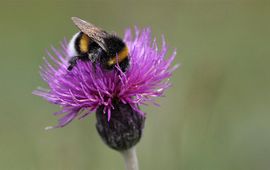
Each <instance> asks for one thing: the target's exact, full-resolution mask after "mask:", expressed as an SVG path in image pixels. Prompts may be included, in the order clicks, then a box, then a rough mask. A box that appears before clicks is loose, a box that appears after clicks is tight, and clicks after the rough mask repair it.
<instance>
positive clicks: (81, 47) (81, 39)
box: [75, 32, 91, 54]
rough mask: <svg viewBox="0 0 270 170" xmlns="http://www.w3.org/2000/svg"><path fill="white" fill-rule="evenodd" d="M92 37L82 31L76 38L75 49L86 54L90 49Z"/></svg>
mask: <svg viewBox="0 0 270 170" xmlns="http://www.w3.org/2000/svg"><path fill="white" fill-rule="evenodd" d="M90 42H91V40H90V38H89V37H88V36H87V35H86V34H84V33H83V32H80V33H79V34H78V37H77V38H76V40H75V49H76V51H77V52H78V53H79V54H86V53H88V52H89V50H90Z"/></svg>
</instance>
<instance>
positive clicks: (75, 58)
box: [68, 56, 79, 71]
mask: <svg viewBox="0 0 270 170" xmlns="http://www.w3.org/2000/svg"><path fill="white" fill-rule="evenodd" d="M78 59H79V57H78V56H74V57H72V58H71V59H70V60H69V61H68V63H69V66H68V71H71V70H72V69H73V67H74V66H75V65H76V64H77V60H78Z"/></svg>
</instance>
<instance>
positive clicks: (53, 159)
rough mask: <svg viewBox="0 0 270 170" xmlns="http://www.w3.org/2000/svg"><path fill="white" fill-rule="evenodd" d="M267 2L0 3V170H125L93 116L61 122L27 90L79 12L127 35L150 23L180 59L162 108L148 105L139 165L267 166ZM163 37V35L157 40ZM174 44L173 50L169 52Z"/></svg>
mask: <svg viewBox="0 0 270 170" xmlns="http://www.w3.org/2000/svg"><path fill="white" fill-rule="evenodd" d="M266 2H267V1H255V0H254V1H244V0H243V1H239V0H236V1H233V0H231V1H225V0H217V1H214V0H208V1H203V0H192V1H187V0H186V1H176V0H175V1H165V0H164V1H154V0H152V1H147V2H146V1H133V0H126V1H124V0H123V1H109V0H108V1H105V0H103V1H40V2H39V1H33V0H32V1H19V0H17V1H12V0H11V1H7V0H6V1H3V0H1V1H0V22H1V24H0V34H1V37H0V52H1V54H0V55H1V62H0V70H1V71H0V75H1V83H0V86H1V88H0V93H1V96H0V104H1V105H0V108H1V114H0V169H1V170H89V169H93V170H120V169H124V164H123V161H122V157H121V156H120V154H118V153H117V152H115V151H113V150H110V149H109V148H108V147H107V146H105V145H104V144H103V143H102V141H101V139H100V138H99V136H98V135H97V133H96V130H95V116H94V115H92V116H89V117H87V118H86V119H84V120H81V121H79V120H76V121H73V122H72V123H71V124H69V125H68V126H67V127H65V128H62V129H55V130H51V131H45V130H44V127H46V126H49V125H55V124H56V123H57V117H55V116H53V115H52V113H53V112H55V111H58V110H59V107H58V106H54V105H52V104H49V103H47V102H46V101H45V100H43V99H41V98H39V97H36V96H33V95H32V94H31V92H32V90H34V89H35V88H36V87H37V86H43V87H46V84H45V83H44V82H42V80H41V78H40V76H39V68H38V66H39V65H41V64H42V63H43V60H42V57H43V56H45V55H46V52H45V49H49V48H50V46H51V45H54V46H59V42H60V41H61V40H62V39H63V38H64V37H67V38H70V37H71V36H72V35H73V34H74V33H75V32H76V31H77V29H76V28H75V26H74V25H73V24H72V22H71V20H70V17H71V16H79V17H81V18H83V19H85V20H88V21H91V22H93V23H95V24H96V25H98V26H100V27H103V28H105V29H107V30H113V31H115V32H117V33H119V34H120V35H121V36H122V35H123V32H124V30H125V28H127V27H133V26H134V25H137V26H139V27H146V26H150V27H151V28H152V30H153V35H154V36H157V37H160V36H161V35H162V34H164V35H165V37H166V40H167V43H168V44H169V46H170V47H171V48H172V49H173V48H177V50H178V55H177V58H176V60H175V62H174V63H175V64H176V63H181V64H182V66H181V68H180V69H178V70H176V71H175V73H174V75H173V77H172V79H171V81H172V83H173V87H172V88H170V89H169V90H168V91H167V92H166V97H165V98H160V99H158V101H159V103H160V104H161V107H154V106H150V107H144V108H143V110H144V111H145V112H147V121H146V127H145V132H144V136H143V138H142V140H141V142H140V143H139V144H138V145H137V148H138V157H139V162H140V168H141V170H165V169H166V170H167V169H168V170H228V169H230V170H242V169H243V170H255V169H256V170H258V169H270V114H269V111H270V90H269V87H270V76H269V72H270V67H269V64H270V47H269V44H270V4H267V3H266ZM159 40H160V38H159ZM171 51H172V50H171Z"/></svg>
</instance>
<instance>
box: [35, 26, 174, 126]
mask: <svg viewBox="0 0 270 170" xmlns="http://www.w3.org/2000/svg"><path fill="white" fill-rule="evenodd" d="M151 36H152V35H151V30H150V29H149V28H146V29H142V30H139V29H137V28H135V36H134V37H133V36H132V32H131V30H130V29H129V30H127V31H126V32H125V36H124V39H123V40H124V42H125V43H126V44H127V47H128V48H129V53H130V67H129V69H128V70H127V71H126V72H125V73H124V72H122V71H121V69H119V67H118V66H116V68H115V69H113V70H112V71H108V70H104V69H103V68H102V67H101V66H99V65H98V64H97V65H93V64H92V63H91V62H90V61H89V62H84V61H78V63H77V65H76V67H74V68H73V70H72V71H68V70H67V67H68V59H69V58H70V56H69V55H68V54H69V51H68V48H67V42H66V41H64V42H63V43H62V49H60V50H56V49H55V48H52V50H53V53H54V54H53V55H52V54H51V53H49V52H48V56H49V58H50V59H51V60H52V62H49V61H48V60H47V59H46V58H45V59H44V60H45V64H44V65H43V66H42V67H41V77H42V78H43V80H44V81H45V82H47V83H48V86H49V90H45V89H38V90H36V91H34V94H36V95H38V96H41V97H43V98H44V99H46V100H48V101H49V102H51V103H53V104H57V105H60V106H61V108H62V109H61V111H59V112H57V113H55V114H56V115H58V114H64V116H62V118H60V119H59V123H58V125H57V126H55V127H63V126H65V125H67V124H68V123H69V122H71V121H72V120H74V119H75V118H83V117H85V116H87V115H89V114H90V113H92V112H95V111H97V110H98V109H99V110H100V108H102V110H103V113H104V114H106V119H107V121H110V119H111V117H112V115H111V114H113V113H114V112H113V110H114V109H115V106H114V102H115V101H117V102H120V103H122V104H128V105H129V106H130V107H131V108H132V109H133V110H134V111H135V112H136V113H137V114H140V115H144V113H143V112H142V111H141V110H140V109H139V106H140V105H142V104H147V103H149V102H150V103H154V104H155V101H154V99H155V97H159V96H162V95H163V93H164V90H165V89H167V88H168V87H169V86H170V83H169V77H170V76H171V74H172V71H173V70H174V69H175V67H171V63H172V61H173V59H174V57H175V55H176V52H173V54H172V55H171V56H169V57H168V58H167V57H166V55H167V51H168V47H167V46H166V43H165V40H164V38H162V46H161V49H160V50H159V49H158V45H157V43H156V40H155V39H154V40H153V41H152V38H151Z"/></svg>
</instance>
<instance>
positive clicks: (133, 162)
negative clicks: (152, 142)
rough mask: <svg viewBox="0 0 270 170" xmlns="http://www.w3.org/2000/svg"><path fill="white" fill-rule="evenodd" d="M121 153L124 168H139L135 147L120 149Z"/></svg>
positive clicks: (136, 169)
mask: <svg viewBox="0 0 270 170" xmlns="http://www.w3.org/2000/svg"><path fill="white" fill-rule="evenodd" d="M121 153H122V155H123V157H124V161H125V165H126V170H139V164H138V159H137V154H136V148H135V147H132V148H130V149H128V150H125V151H122V152H121Z"/></svg>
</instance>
